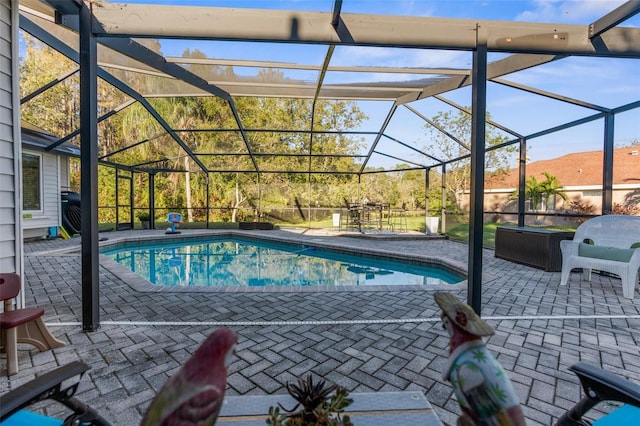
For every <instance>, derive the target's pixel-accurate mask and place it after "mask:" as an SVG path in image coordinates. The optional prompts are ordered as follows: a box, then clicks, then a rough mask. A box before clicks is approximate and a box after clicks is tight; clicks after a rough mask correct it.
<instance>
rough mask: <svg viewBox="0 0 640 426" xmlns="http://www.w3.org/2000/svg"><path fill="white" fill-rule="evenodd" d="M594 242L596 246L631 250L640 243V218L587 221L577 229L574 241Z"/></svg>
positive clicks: (608, 216) (611, 216) (625, 216)
mask: <svg viewBox="0 0 640 426" xmlns="http://www.w3.org/2000/svg"><path fill="white" fill-rule="evenodd" d="M586 239H589V240H592V241H593V243H594V244H596V245H602V246H608V247H618V248H630V247H631V245H632V244H634V243H640V217H638V216H627V215H605V216H598V217H594V218H592V219H589V220H587V221H586V222H584V223H583V224H581V225H580V226H578V229H576V234H575V236H574V237H573V240H574V241H579V242H582V241H584V240H586Z"/></svg>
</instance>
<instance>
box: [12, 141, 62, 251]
mask: <svg viewBox="0 0 640 426" xmlns="http://www.w3.org/2000/svg"><path fill="white" fill-rule="evenodd" d="M24 152H25V153H29V154H34V155H41V156H42V168H41V173H42V177H41V182H42V210H41V211H39V212H33V213H30V214H29V215H27V216H25V217H23V230H24V231H23V232H24V236H23V237H24V238H25V239H32V238H40V237H43V236H47V235H48V233H49V227H50V226H60V225H61V223H62V219H61V218H62V216H61V204H60V190H61V183H62V181H63V180H64V181H65V183H66V184H67V185H68V180H69V179H68V175H65V174H64V173H65V171H66V170H68V166H66V163H67V162H68V158H67V157H66V156H61V155H58V154H52V153H48V152H38V151H30V150H24ZM65 176H66V177H65Z"/></svg>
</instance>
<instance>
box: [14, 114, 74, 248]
mask: <svg viewBox="0 0 640 426" xmlns="http://www.w3.org/2000/svg"><path fill="white" fill-rule="evenodd" d="M21 130H22V187H23V190H22V229H23V238H24V239H33V238H41V237H44V236H47V235H49V228H50V227H58V226H60V225H61V224H62V209H61V202H60V193H61V191H63V190H69V187H70V182H69V166H70V161H69V158H70V157H71V156H76V157H77V156H79V155H80V149H79V148H78V147H77V146H75V145H72V144H70V143H68V142H65V143H62V144H60V145H58V146H57V147H55V148H54V149H52V150H51V151H45V148H46V147H47V146H49V145H51V144H52V143H54V142H56V141H57V140H58V138H57V137H56V136H54V135H51V134H49V133H47V132H45V131H43V130H41V129H38V128H37V127H35V126H33V125H30V124H29V123H24V122H23V123H22V129H21Z"/></svg>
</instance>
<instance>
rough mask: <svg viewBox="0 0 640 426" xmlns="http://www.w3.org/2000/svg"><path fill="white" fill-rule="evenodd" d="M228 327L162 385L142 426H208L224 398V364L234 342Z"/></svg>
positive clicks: (228, 357)
mask: <svg viewBox="0 0 640 426" xmlns="http://www.w3.org/2000/svg"><path fill="white" fill-rule="evenodd" d="M237 341H238V340H237V338H236V335H235V333H234V332H233V331H231V330H230V329H228V328H224V327H222V328H219V329H217V330H216V331H214V332H213V333H211V335H210V336H209V337H207V339H206V340H205V341H204V342H203V343H202V344H201V345H200V347H199V348H198V349H197V350H196V351H195V353H194V354H193V355H192V356H191V358H189V359H188V360H187V362H186V363H185V364H184V365H183V366H182V367H181V368H180V369H179V370H178V372H177V373H175V374H174V375H173V376H171V378H170V379H169V380H168V381H167V382H166V383H165V384H164V386H163V387H162V389H160V392H158V394H157V395H156V397H155V398H154V400H153V401H151V404H150V405H149V408H148V409H147V412H146V414H145V416H144V418H143V419H142V423H141V425H142V426H172V425H180V426H196V425H197V426H211V425H213V424H215V422H216V419H217V418H218V413H219V412H220V409H221V408H222V403H223V401H224V391H225V386H226V383H227V366H228V365H229V364H230V363H231V358H232V357H233V353H234V348H235V346H236V342H237Z"/></svg>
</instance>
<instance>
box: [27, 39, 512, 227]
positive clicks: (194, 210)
mask: <svg viewBox="0 0 640 426" xmlns="http://www.w3.org/2000/svg"><path fill="white" fill-rule="evenodd" d="M23 36H24V42H25V49H24V55H23V56H22V57H21V59H20V93H21V96H22V97H24V96H26V95H28V94H30V93H32V92H34V91H35V90H37V89H39V88H41V87H43V86H45V85H46V84H49V83H50V82H52V81H55V80H57V79H61V77H66V78H64V79H62V81H60V82H59V83H58V84H56V85H54V86H52V87H50V88H49V89H48V90H46V91H44V92H43V93H41V94H39V95H38V96H35V97H34V98H33V99H31V100H29V101H28V102H25V103H24V104H23V105H22V111H21V113H22V119H23V120H25V121H27V122H30V123H32V124H34V125H36V126H38V127H40V128H42V129H44V130H46V131H48V132H50V133H52V134H53V135H55V136H58V137H65V136H67V135H68V134H70V133H72V132H74V131H76V130H77V129H78V126H79V108H78V106H79V89H78V88H79V75H78V72H75V73H74V70H77V69H78V65H77V64H75V63H74V62H72V61H70V60H67V59H66V58H64V57H62V55H60V54H59V53H57V52H55V51H54V50H53V49H51V48H49V47H48V46H47V45H45V44H44V43H42V42H40V41H39V40H38V39H36V38H34V37H31V36H30V35H29V34H27V33H23ZM144 43H145V44H146V45H147V47H149V48H150V49H152V50H155V51H159V50H160V44H159V43H158V41H156V40H145V41H144ZM108 55H109V53H108V51H106V52H101V56H100V58H99V61H100V62H101V63H104V64H105V65H103V67H104V69H105V70H106V71H108V72H109V73H111V74H113V75H114V76H115V77H117V78H118V79H120V80H122V81H124V82H125V83H127V84H128V85H129V86H130V87H132V88H134V89H135V90H136V91H137V92H138V93H140V94H142V95H153V96H154V97H148V98H147V99H148V102H149V104H150V105H151V106H152V107H153V109H155V111H157V113H158V114H159V116H160V117H162V119H163V120H164V121H165V122H166V124H167V125H168V126H169V127H171V128H172V129H173V131H175V134H176V135H178V137H179V138H180V140H181V141H182V142H183V143H184V144H185V146H187V147H188V148H189V149H190V150H191V151H192V152H193V153H195V160H194V158H192V157H190V156H189V155H187V152H186V151H185V149H183V147H182V146H180V144H178V143H177V142H176V141H175V140H174V139H173V138H172V137H171V135H170V133H169V132H167V129H166V128H165V127H164V126H163V125H162V124H161V123H160V122H159V121H158V120H156V119H155V118H154V117H153V115H152V114H151V113H150V111H149V110H148V109H147V108H145V106H144V105H142V104H141V103H140V102H134V100H132V99H131V98H130V97H129V96H127V95H126V94H124V93H122V92H121V91H119V90H118V89H116V88H115V87H113V86H111V85H110V84H108V83H107V82H105V81H103V80H99V82H98V116H99V117H102V116H105V115H107V114H112V115H109V116H108V118H105V119H101V120H100V121H99V125H98V152H99V158H100V161H101V163H100V164H101V165H100V167H99V183H98V188H99V194H98V200H99V205H101V206H112V207H113V206H115V205H117V204H119V205H128V204H129V202H128V199H129V196H130V195H129V192H128V191H129V186H128V185H127V184H123V185H119V188H120V189H119V191H118V194H117V195H118V197H119V199H118V200H116V190H115V188H116V183H115V182H116V180H117V179H119V178H118V176H122V175H124V176H125V177H126V178H125V179H124V181H123V182H127V179H132V188H133V199H134V206H135V207H137V208H146V207H148V205H149V199H148V197H149V191H148V185H149V174H148V173H147V172H153V174H154V188H155V207H156V208H160V209H163V208H179V207H182V208H185V210H186V215H187V216H188V217H187V218H186V219H188V220H190V221H202V220H204V218H203V217H202V216H203V215H204V210H203V209H202V208H203V207H205V206H207V205H209V206H211V207H213V208H214V210H213V213H212V216H210V217H209V220H211V221H237V220H242V219H246V216H247V215H249V214H254V213H255V212H257V211H258V210H260V211H263V212H264V211H269V210H272V209H279V208H306V207H314V208H317V207H340V206H343V205H345V203H347V202H350V201H359V200H362V199H364V198H366V199H368V200H372V201H385V202H388V203H390V204H391V205H392V206H394V207H400V206H405V207H406V208H408V209H425V208H427V206H426V204H425V203H426V200H427V191H429V192H428V193H429V197H428V199H429V209H431V210H439V209H440V208H441V199H442V197H441V187H442V184H441V178H442V175H441V173H440V172H441V170H440V169H439V168H437V169H432V170H431V171H430V176H429V188H428V189H427V188H425V171H424V170H411V167H409V166H408V165H406V164H397V165H396V166H395V171H385V172H382V169H375V168H371V167H368V168H365V174H363V175H361V176H360V177H358V175H355V174H346V173H344V172H345V171H358V170H359V168H360V167H361V164H362V163H361V160H360V159H359V158H358V157H356V155H358V154H359V153H361V152H362V151H363V148H364V147H365V144H364V138H363V137H362V136H360V135H358V134H356V133H353V132H352V130H353V129H357V128H358V127H359V125H360V124H361V123H363V122H364V121H365V120H366V119H367V118H368V117H367V116H366V115H365V114H364V113H363V112H362V111H361V110H360V108H359V107H358V104H357V103H356V102H353V101H346V100H332V101H329V100H318V101H317V102H316V103H315V105H314V104H313V101H312V100H309V99H286V98H257V97H234V106H235V109H236V111H237V114H238V117H236V116H235V115H234V111H233V110H232V108H230V105H229V104H228V102H227V101H225V100H223V99H220V98H218V97H215V96H204V95H203V96H179V93H181V92H189V91H192V90H193V88H190V87H186V86H187V85H186V84H185V83H181V82H177V81H175V80H173V79H167V78H164V77H161V76H158V75H155V74H153V73H136V72H133V71H130V70H127V69H126V67H122V68H114V67H111V68H110V67H109V65H107V64H109V63H116V60H115V58H109V56H108ZM183 57H185V58H195V59H200V58H205V57H206V56H205V55H204V54H203V53H202V52H200V51H198V50H189V49H187V50H185V51H184V52H183ZM185 67H186V68H187V69H189V70H190V71H192V72H194V73H195V74H198V75H199V76H201V77H202V78H204V79H205V80H208V81H215V80H216V78H217V77H219V76H221V75H224V76H226V77H229V76H231V77H233V78H236V79H238V80H241V79H243V78H247V77H244V76H240V75H236V74H235V70H234V69H233V67H229V66H212V65H202V64H187V65H185ZM252 78H254V79H256V81H257V82H260V81H263V82H265V83H266V82H286V80H287V77H286V76H285V75H283V74H282V73H281V72H278V71H274V70H261V71H259V72H258V73H257V75H256V76H255V77H252ZM237 118H239V120H240V121H241V123H242V126H243V127H244V128H245V129H246V132H245V136H246V138H247V139H248V140H250V146H251V150H252V154H253V158H252V156H251V155H250V153H249V150H248V147H247V144H246V143H245V140H244V139H243V135H242V132H241V131H240V129H239V127H238V124H237V121H236V119H237ZM311 122H313V129H314V133H313V135H311V134H310V132H309V127H310V125H309V123H311ZM433 122H435V123H436V124H437V125H438V127H440V128H442V129H446V130H447V133H448V135H447V134H445V133H443V132H442V131H440V130H437V129H435V128H434V127H433V126H431V125H425V128H424V130H425V131H424V134H422V135H416V138H420V139H422V140H423V141H424V142H422V144H423V145H424V146H423V149H424V152H428V153H434V156H435V157H437V158H441V159H443V160H448V159H452V158H457V157H459V156H464V155H465V154H467V153H468V145H469V140H470V132H471V125H470V118H469V116H468V114H466V113H464V112H462V111H457V112H450V111H447V112H441V113H438V114H437V115H436V116H435V117H433ZM347 132H348V133H347ZM505 140H506V137H504V136H502V135H500V134H499V133H498V132H497V131H495V129H492V128H491V127H489V126H488V130H487V142H488V145H496V144H500V143H502V142H504V141H505ZM70 142H72V143H75V144H76V145H79V138H78V136H76V137H75V138H72V139H71V140H70ZM512 152H513V150H511V149H501V150H496V151H491V152H488V153H487V168H488V169H490V170H491V171H492V172H499V171H501V170H506V168H507V166H508V162H509V159H510V156H511V154H512ZM75 161H77V160H75ZM253 161H255V163H256V165H257V166H258V167H259V169H260V170H261V171H263V173H261V174H260V175H258V174H257V173H256V171H255V165H254V164H253ZM116 165H118V168H116V167H115V166H116ZM200 165H204V166H205V167H206V168H208V169H210V170H211V171H212V172H210V173H205V172H203V171H202V169H201V167H200ZM469 167H470V166H469V161H468V160H463V161H459V162H457V163H451V164H449V165H448V168H447V170H446V172H447V173H446V179H447V182H446V183H447V185H446V186H447V196H446V199H445V202H446V203H447V207H448V208H452V209H453V208H456V206H457V197H458V196H459V194H460V193H461V192H462V191H463V190H465V189H466V188H468V187H469V176H470V172H469ZM130 170H136V171H139V172H136V173H131V172H130ZM308 170H314V171H320V172H322V173H317V174H316V173H308V172H307V171H308ZM80 173H81V170H80V167H79V166H78V165H77V164H75V165H72V167H71V182H72V188H71V189H72V190H78V189H79V176H80ZM114 215H115V210H114V209H113V208H108V209H100V218H99V220H100V221H101V222H113V219H114Z"/></svg>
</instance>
